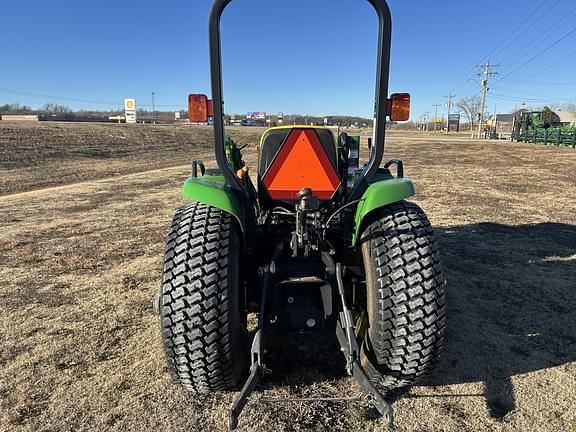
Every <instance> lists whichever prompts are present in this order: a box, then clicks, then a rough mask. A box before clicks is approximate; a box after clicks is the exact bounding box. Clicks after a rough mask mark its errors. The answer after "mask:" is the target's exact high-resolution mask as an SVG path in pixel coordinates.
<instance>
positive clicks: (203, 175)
mask: <svg viewBox="0 0 576 432" xmlns="http://www.w3.org/2000/svg"><path fill="white" fill-rule="evenodd" d="M368 1H369V2H370V3H371V4H372V6H373V7H374V9H375V10H376V12H377V14H378V17H379V50H378V66H377V77H376V78H377V79H376V103H375V119H374V125H373V137H372V141H371V142H372V143H373V145H372V148H371V152H370V158H369V160H368V162H367V163H366V164H365V165H364V166H358V162H357V148H358V143H359V137H352V136H348V135H346V134H344V133H342V134H340V135H339V136H337V137H335V136H334V134H333V132H332V131H331V130H330V129H328V128H324V127H310V126H287V127H284V126H283V127H275V128H271V129H268V130H266V131H265V132H264V134H263V135H262V137H261V140H260V144H259V146H258V149H259V155H258V167H257V170H256V173H255V175H254V177H255V178H254V179H253V178H252V176H251V175H250V173H249V170H248V168H247V167H246V166H245V164H244V162H243V159H242V154H241V151H240V149H239V148H238V147H237V146H236V144H235V143H234V142H233V141H232V140H231V139H230V138H226V137H225V133H224V122H223V119H224V111H223V95H222V82H221V60H220V37H219V34H220V29H219V26H220V17H221V14H222V12H223V10H224V8H225V7H226V5H227V4H228V3H229V2H230V0H215V1H214V4H213V6H212V11H211V14H210V22H209V31H210V35H209V36H210V58H211V78H212V100H213V110H214V118H213V125H214V134H215V155H216V161H217V164H218V167H217V168H215V169H204V164H203V163H202V162H200V161H194V162H193V167H192V175H191V177H189V178H188V179H187V180H186V182H185V183H184V187H183V195H184V196H185V197H186V198H188V199H189V200H190V204H188V205H186V206H185V207H182V208H180V209H178V210H177V211H176V214H175V216H174V219H173V222H172V226H171V229H170V232H169V234H168V239H167V244H166V254H165V262H164V270H163V280H162V287H161V291H160V295H159V296H158V297H157V303H156V307H157V309H158V312H159V314H160V317H161V330H162V340H163V344H164V351H165V354H166V359H167V363H168V370H169V372H170V374H171V376H172V379H173V381H174V382H175V383H179V384H181V385H182V386H183V387H185V388H186V389H188V390H191V391H195V392H201V393H207V392H217V391H237V390H240V393H239V395H238V398H237V400H236V402H235V403H234V405H233V406H232V407H231V410H230V424H229V426H230V428H231V429H234V428H236V426H237V424H238V416H239V415H240V413H241V411H242V409H243V408H244V406H245V405H246V403H247V401H248V399H249V397H250V394H251V393H252V391H253V390H254V388H255V387H256V385H257V383H258V381H259V380H261V379H262V378H264V376H265V375H266V374H267V373H273V371H269V370H268V369H267V368H266V356H265V352H266V351H265V347H266V342H267V338H268V337H269V336H270V334H271V330H274V334H277V333H284V334H287V335H292V336H294V337H302V336H305V335H307V334H310V333H315V332H319V331H321V330H325V329H327V328H333V329H334V331H335V333H336V337H337V338H338V341H339V343H340V345H341V349H342V352H343V354H344V356H345V359H346V371H347V373H348V374H349V375H351V376H353V377H354V378H355V379H356V380H357V382H358V384H359V385H360V387H361V388H362V390H363V391H364V392H365V393H367V395H368V396H369V400H370V401H371V402H372V403H373V405H374V406H375V408H376V409H377V410H378V411H379V413H380V414H381V415H382V416H383V417H384V418H385V419H386V420H387V422H388V423H392V409H391V406H390V404H389V403H388V402H387V401H386V399H385V398H384V396H383V394H382V393H381V392H385V391H387V390H391V389H395V388H401V387H405V386H408V385H411V384H413V383H415V382H417V380H418V379H420V378H421V377H423V376H425V375H426V374H427V373H429V372H430V371H431V370H432V368H433V366H434V364H435V362H436V360H437V358H438V353H439V351H440V348H441V344H442V339H443V333H444V314H445V305H444V278H443V275H442V271H441V269H440V265H439V261H438V253H437V250H436V242H435V240H434V234H433V232H432V228H431V226H430V223H429V221H428V219H427V217H426V215H425V214H424V212H423V211H422V209H421V208H420V207H418V206H417V205H416V204H413V203H410V202H408V201H406V199H408V198H410V197H411V196H412V195H414V194H415V188H414V185H413V183H412V181H411V180H410V179H409V178H408V177H405V176H404V168H403V163H402V161H400V160H390V161H388V162H386V163H385V164H383V166H381V162H382V159H383V155H384V135H385V124H386V118H387V117H390V118H391V119H392V120H407V119H408V115H409V103H410V97H409V95H408V94H404V93H402V94H394V95H391V96H390V98H388V97H387V87H388V69H389V51H390V29H391V18H390V12H389V9H388V6H387V4H386V2H385V0H368ZM206 99H207V98H205V97H204V98H195V99H194V100H196V101H197V102H196V103H197V105H194V106H193V107H192V108H193V109H191V113H192V112H194V116H195V117H194V120H195V121H206V120H207V115H206V112H207V110H206V107H205V105H202V104H206ZM249 313H256V316H257V326H256V330H255V331H254V332H248V329H247V315H248V314H249Z"/></svg>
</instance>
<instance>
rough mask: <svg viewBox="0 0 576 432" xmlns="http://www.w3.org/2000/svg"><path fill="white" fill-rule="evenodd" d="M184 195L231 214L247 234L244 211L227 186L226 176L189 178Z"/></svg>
mask: <svg viewBox="0 0 576 432" xmlns="http://www.w3.org/2000/svg"><path fill="white" fill-rule="evenodd" d="M182 195H183V196H184V197H185V198H188V199H189V200H192V201H198V202H201V203H204V204H208V205H209V206H212V207H216V208H219V209H220V210H223V211H225V212H226V213H230V214H231V215H232V216H234V217H235V218H236V220H237V221H238V224H239V225H240V229H241V230H242V232H243V233H244V232H245V216H244V209H243V207H242V205H241V204H240V201H239V200H238V198H236V196H235V195H234V192H232V190H230V188H229V187H228V186H226V180H224V176H219V175H216V176H211V175H206V176H203V177H188V178H187V179H186V181H185V182H184V186H183V187H182Z"/></svg>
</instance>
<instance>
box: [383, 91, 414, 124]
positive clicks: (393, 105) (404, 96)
mask: <svg viewBox="0 0 576 432" xmlns="http://www.w3.org/2000/svg"><path fill="white" fill-rule="evenodd" d="M387 108H388V109H387V112H386V114H387V115H388V116H389V117H390V120H392V121H407V120H408V119H409V118H410V93H394V94H392V95H391V96H390V99H388V106H387Z"/></svg>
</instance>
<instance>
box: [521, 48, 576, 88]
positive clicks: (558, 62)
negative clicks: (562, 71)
mask: <svg viewBox="0 0 576 432" xmlns="http://www.w3.org/2000/svg"><path fill="white" fill-rule="evenodd" d="M575 54H576V51H574V52H571V53H570V54H568V55H566V56H564V57H562V58H560V59H559V60H558V61H555V62H554V63H552V64H550V65H548V66H547V67H545V68H544V69H542V70H540V71H538V72H535V73H533V74H531V75H528V76H527V77H526V78H533V77H535V76H538V75H541V74H543V73H544V72H547V71H549V70H550V69H552V68H553V67H554V66H557V65H558V64H560V63H562V62H564V61H566V60H568V59H569V58H570V57H572V56H573V55H575ZM515 81H516V82H518V83H526V84H532V83H530V82H528V81H527V80H526V79H523V80H518V79H517V80H515ZM545 84H546V85H564V84H560V83H545ZM575 84H576V83H575ZM565 85H568V83H566V84H565Z"/></svg>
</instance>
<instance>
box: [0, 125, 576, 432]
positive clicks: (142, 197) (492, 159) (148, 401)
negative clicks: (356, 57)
mask: <svg viewBox="0 0 576 432" xmlns="http://www.w3.org/2000/svg"><path fill="white" fill-rule="evenodd" d="M25 127H26V128H30V129H27V131H26V134H27V135H26V136H27V138H26V140H24V139H22V140H20V141H18V142H17V143H16V142H15V141H13V140H12V138H11V139H10V140H8V141H6V139H5V138H3V139H2V141H0V143H1V146H2V148H1V149H0V151H2V154H4V155H5V154H6V151H7V150H6V149H5V148H4V146H6V145H10V146H11V149H10V150H9V151H11V152H13V153H18V151H17V149H18V148H19V147H23V148H24V147H26V146H28V145H29V144H30V142H32V141H34V140H36V139H38V138H37V137H36V135H35V134H34V132H33V130H34V127H33V126H25ZM38 127H40V128H41V129H42V128H45V127H47V126H44V125H39V126H38ZM49 127H54V128H56V129H58V128H60V127H61V125H55V126H49ZM87 127H88V129H85V128H87ZM100 127H101V128H103V129H99V128H100ZM107 127H110V126H99V125H98V126H96V125H95V126H91V125H89V126H79V127H78V129H79V131H76V130H75V127H74V126H73V125H65V128H66V129H70V130H67V131H66V133H69V134H72V135H71V136H74V135H73V134H76V133H78V134H84V133H85V134H88V135H90V134H98V133H99V131H101V130H106V132H103V134H104V135H101V136H100V138H98V135H97V136H95V137H92V138H91V139H93V140H94V143H96V144H90V146H96V145H97V143H98V142H100V141H99V140H101V141H102V142H103V141H105V140H106V138H105V134H106V133H108V130H107V129H105V128H107ZM91 128H93V129H91ZM145 129H147V130H148V129H149V130H153V131H154V132H153V133H154V134H156V133H157V134H159V135H160V136H163V135H162V134H172V133H174V134H177V133H183V134H189V135H190V136H191V137H192V138H190V139H189V142H190V143H192V144H190V145H188V144H185V143H184V142H182V143H181V144H178V146H176V147H177V148H178V149H180V150H176V151H174V152H172V148H170V150H166V149H165V148H164V147H163V144H162V143H161V142H157V143H155V144H153V143H151V144H150V148H149V149H148V150H146V153H145V154H146V157H143V158H141V159H140V156H132V155H133V153H134V152H133V148H132V144H133V145H134V146H135V147H136V148H137V143H132V144H129V143H127V144H126V153H124V154H120V155H116V154H114V155H112V156H110V157H109V158H107V159H106V160H101V159H98V158H94V157H89V158H87V159H86V160H85V159H83V158H80V159H74V158H69V157H68V156H57V155H58V154H63V152H64V150H63V149H61V148H59V147H60V146H62V145H64V144H62V143H63V141H61V142H60V143H61V144H59V145H54V146H53V147H54V152H55V153H54V154H55V155H54V156H49V155H47V156H45V157H43V159H41V160H39V161H38V164H37V165H35V166H36V167H39V166H41V165H43V164H44V163H46V164H47V166H52V167H53V168H54V169H55V170H56V171H54V172H53V173H54V177H56V180H55V182H56V183H50V182H48V183H41V182H40V183H38V182H30V183H28V185H27V186H24V185H23V184H22V183H20V180H19V179H21V178H22V176H26V175H27V173H30V172H31V171H29V170H30V169H31V168H30V166H28V165H26V164H27V163H31V162H33V161H34V158H33V157H32V156H30V158H28V159H26V160H27V161H28V162H26V163H20V162H19V165H17V166H15V167H12V168H10V169H7V167H6V165H1V166H2V180H1V181H2V182H3V183H2V184H15V183H14V179H18V181H17V182H16V183H20V184H21V186H18V187H17V188H13V189H10V191H11V192H16V191H19V192H20V193H15V194H12V195H8V196H4V197H2V198H0V215H1V216H2V217H1V218H0V228H1V231H0V337H1V341H2V342H1V343H2V349H1V351H0V430H2V431H82V430H90V431H93V430H111V431H148V430H149V431H156V430H170V431H190V430H191V431H208V430H210V431H212V430H214V431H220V430H225V425H226V415H227V409H228V407H229V405H230V404H231V402H232V401H233V398H234V395H233V394H224V395H220V394H219V395H213V396H195V395H191V394H188V393H186V392H184V391H183V390H181V389H180V388H178V387H177V386H174V385H172V384H171V383H170V381H169V378H168V375H167V373H166V371H165V368H164V358H163V353H162V348H161V343H160V335H159V324H158V319H157V317H156V316H155V315H153V314H152V312H151V309H150V303H149V300H150V298H151V297H152V295H153V294H154V293H155V292H157V290H158V287H159V279H160V267H161V262H162V253H163V238H164V235H165V233H166V232H167V229H168V227H169V223H170V220H171V217H172V214H173V211H174V209H175V208H176V207H177V206H179V205H181V204H182V203H183V202H184V201H183V200H182V199H181V198H180V197H179V188H180V185H181V183H182V181H183V179H184V178H185V176H186V175H187V174H188V162H189V160H190V159H191V158H192V157H193V156H194V157H195V156H196V153H195V152H192V151H191V150H190V148H192V147H193V146H195V149H197V151H198V152H199V153H200V154H201V155H202V157H203V158H205V159H208V157H207V156H208V151H209V150H208V147H207V146H206V147H205V146H204V145H203V144H198V143H199V142H200V141H202V142H209V139H210V134H209V133H208V132H206V135H205V136H204V135H203V134H204V133H205V130H203V129H202V130H201V129H198V128H191V129H188V130H186V131H185V132H181V131H179V132H174V131H169V130H168V129H165V128H161V127H158V130H159V131H161V132H156V129H154V128H153V127H145ZM246 129H247V131H240V132H239V133H243V134H247V133H248V134H252V135H250V137H251V138H246V139H247V140H248V139H253V140H255V139H256V132H257V131H255V130H252V129H251V128H246ZM2 130H5V129H2ZM118 130H121V129H118ZM80 131H84V132H80ZM133 132H134V133H135V134H136V135H135V136H138V134H139V133H140V132H139V131H137V130H136V128H135V129H134V131H133ZM236 133H238V131H236ZM187 136H188V135H187ZM245 136H246V137H248V135H245ZM50 139H51V140H52V139H54V140H56V139H55V138H50ZM67 140H68V139H67ZM67 140H64V141H67ZM187 140H188V138H187ZM205 140H208V141H205ZM70 143H71V144H73V145H75V146H80V144H79V143H76V142H72V141H70ZM194 143H195V144H194ZM65 144H66V145H68V142H66V143H65ZM16 145H17V146H18V147H17V148H15V146H16ZM168 147H170V146H168ZM110 151H112V150H110ZM193 153H194V154H193ZM155 154H157V155H158V157H154V155H155ZM387 157H389V158H392V157H400V158H403V159H404V161H405V163H406V171H407V173H408V174H409V175H411V176H412V177H413V179H414V180H415V181H416V183H417V185H418V192H419V193H418V195H417V197H416V199H415V201H416V202H418V203H419V204H420V205H422V206H423V207H424V209H425V210H426V211H427V213H428V214H429V217H430V219H431V221H432V223H433V224H434V225H435V226H436V227H437V228H436V230H437V234H438V237H439V241H440V247H441V254H442V258H443V264H444V268H445V271H446V277H447V279H448V288H447V289H448V292H447V295H448V304H449V306H448V332H447V339H446V347H445V351H444V355H443V358H442V361H441V363H440V365H439V367H438V369H437V371H436V373H435V374H434V375H433V376H432V377H430V378H429V379H428V381H427V382H426V383H423V385H422V386H418V387H414V388H412V389H410V390H408V391H405V392H400V393H397V394H394V395H391V397H392V398H393V400H394V409H395V412H396V424H397V430H399V431H454V432H455V431H524V430H526V431H528V430H530V431H570V432H572V431H573V430H574V428H575V427H576V318H575V316H576V315H575V312H574V311H575V309H576V215H575V213H574V203H575V202H576V187H575V184H576V180H575V177H574V176H575V174H574V166H576V152H574V151H572V150H570V149H559V148H551V147H543V146H539V145H530V144H516V143H509V142H481V143H480V142H475V141H465V140H456V141H449V140H443V137H438V138H425V140H424V141H422V142H420V141H418V140H416V139H414V137H407V138H403V137H402V136H401V135H395V136H393V137H391V139H390V141H389V143H388V147H387ZM146 159H148V161H147V160H146ZM249 160H250V161H252V163H253V160H254V154H253V153H252V154H251V157H250V158H249ZM159 161H161V164H165V166H171V167H170V168H162V169H157V168H161V166H159V165H158V164H159V163H160V162H159ZM4 162H5V161H2V162H0V163H4ZM136 162H137V163H136ZM90 163H92V164H94V165H96V166H99V167H101V168H100V170H99V171H98V170H96V169H95V171H91V172H90V174H89V175H91V176H93V177H85V176H84V175H85V174H78V176H76V175H75V174H74V167H75V166H76V167H77V169H78V170H79V171H82V170H84V169H85V168H86V166H87V164H90ZM111 163H113V164H118V166H121V167H123V168H122V170H126V171H121V172H132V171H136V170H143V169H156V170H155V171H149V172H142V173H134V174H128V175H118V176H114V177H110V172H109V171H107V168H106V166H107V165H109V164H111ZM132 163H134V164H133V165H132ZM58 169H62V171H58ZM60 172H63V173H64V175H63V178H62V179H60V178H59V177H58V176H59V173H60ZM96 172H97V174H95V173H96ZM97 177H103V178H101V179H100V180H91V179H94V178H97ZM40 178H41V176H40V175H39V176H38V177H36V179H40ZM77 178H78V179H80V180H87V179H88V180H90V181H86V182H83V183H71V184H69V185H65V186H61V187H57V188H48V189H41V190H35V189H37V187H38V186H39V185H41V186H42V187H46V186H49V185H51V184H59V185H62V184H64V183H66V182H70V181H75V179H77ZM65 179H68V180H65ZM38 181H40V180H38ZM268 360H269V361H268V363H269V366H271V368H272V369H273V374H272V375H270V376H268V377H267V378H266V380H265V381H264V388H263V390H264V391H259V392H257V394H256V395H255V397H254V398H253V402H251V403H250V404H249V405H248V406H247V408H246V410H245V413H244V414H243V416H242V418H241V422H240V430H242V431H272V430H273V431H324V430H332V431H344V430H346V431H360V430H365V431H380V430H386V428H385V427H384V426H383V424H382V423H381V422H379V421H373V420H371V419H370V414H371V411H370V406H369V405H368V404H367V403H366V402H358V403H341V404H326V403H315V404H296V405H270V406H268V405H262V404H258V403H256V402H255V401H256V400H257V399H258V398H259V397H260V396H261V395H262V394H263V393H266V394H267V395H272V396H277V397H283V396H294V395H348V396H350V395H356V394H359V390H358V387H357V386H356V384H355V383H354V382H353V381H352V380H350V379H349V378H346V377H345V376H344V374H343V364H342V360H341V355H340V353H339V351H338V348H337V344H336V343H335V341H334V338H333V336H332V335H331V334H327V335H323V336H322V337H321V338H320V339H319V343H318V344H317V347H316V348H314V349H313V350H312V352H309V353H304V354H302V353H299V352H298V351H297V350H296V349H295V347H294V346H293V344H291V343H290V341H286V340H282V341H280V342H278V341H277V342H276V343H275V344H274V345H273V346H271V347H270V355H269V357H268Z"/></svg>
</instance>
